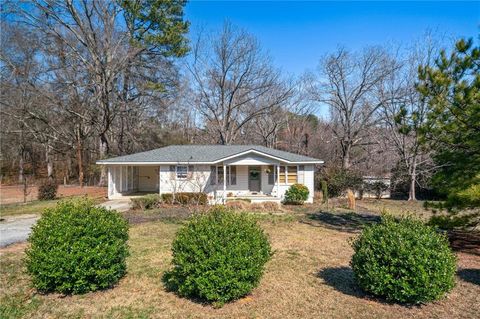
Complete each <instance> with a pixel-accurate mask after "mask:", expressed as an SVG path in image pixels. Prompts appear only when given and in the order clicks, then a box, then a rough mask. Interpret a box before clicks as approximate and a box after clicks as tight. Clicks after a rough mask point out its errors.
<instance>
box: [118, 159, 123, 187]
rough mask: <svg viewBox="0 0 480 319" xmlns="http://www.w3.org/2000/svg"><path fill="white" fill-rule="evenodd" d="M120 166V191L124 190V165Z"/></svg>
mask: <svg viewBox="0 0 480 319" xmlns="http://www.w3.org/2000/svg"><path fill="white" fill-rule="evenodd" d="M119 168H120V189H119V190H118V192H119V193H122V192H123V166H119Z"/></svg>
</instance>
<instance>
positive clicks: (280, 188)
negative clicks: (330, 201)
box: [97, 145, 323, 204]
mask: <svg viewBox="0 0 480 319" xmlns="http://www.w3.org/2000/svg"><path fill="white" fill-rule="evenodd" d="M322 163H323V161H321V160H319V159H316V158H312V157H307V156H303V155H298V154H294V153H290V152H285V151H279V150H276V149H272V148H267V147H264V146H258V145H172V146H167V147H163V148H159V149H154V150H151V151H147V152H141V153H135V154H131V155H126V156H119V157H114V158H110V159H105V160H101V161H97V164H100V165H106V166H107V168H108V198H109V199H118V198H122V197H129V196H138V195H142V194H147V193H158V194H164V193H179V192H204V193H206V194H207V195H208V198H209V202H210V203H211V204H214V203H224V202H225V201H227V200H229V199H235V198H237V199H238V198H244V199H245V198H246V199H249V200H251V201H252V202H265V201H275V202H279V201H281V200H282V199H283V196H284V194H285V191H286V190H287V189H288V188H289V187H290V185H292V184H294V183H299V184H304V185H305V186H307V187H308V189H309V190H310V195H309V198H308V200H307V202H309V203H311V202H313V196H314V171H315V165H318V164H322Z"/></svg>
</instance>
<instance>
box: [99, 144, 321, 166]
mask: <svg viewBox="0 0 480 319" xmlns="http://www.w3.org/2000/svg"><path fill="white" fill-rule="evenodd" d="M249 153H255V154H259V155H262V156H266V157H270V158H273V159H275V160H278V161H282V162H286V163H312V164H316V163H323V161H321V160H319V159H316V158H313V157H308V156H304V155H299V154H294V153H290V152H285V151H280V150H276V149H273V148H268V147H265V146H260V145H171V146H166V147H162V148H157V149H153V150H150V151H146V152H140V153H135V154H131V155H125V156H118V157H113V158H109V159H106V160H101V161H98V162H97V164H123V163H131V164H136V163H138V164H140V163H142V164H156V163H191V164H195V163H199V164H209V163H211V164H214V163H217V162H221V161H224V160H227V159H231V158H234V157H237V156H242V155H245V154H249Z"/></svg>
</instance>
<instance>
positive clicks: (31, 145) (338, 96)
mask: <svg viewBox="0 0 480 319" xmlns="http://www.w3.org/2000/svg"><path fill="white" fill-rule="evenodd" d="M185 4H186V2H185V1H179V0H175V1H163V0H148V1H147V0H120V1H100V0H32V1H28V2H18V1H12V2H9V1H6V2H4V4H3V6H2V22H1V28H2V37H1V41H2V45H1V51H0V58H1V62H0V63H1V65H0V66H1V99H0V101H1V102H0V103H1V110H0V112H1V113H0V115H1V121H2V127H1V132H0V133H1V170H2V172H1V175H2V182H23V181H25V179H27V178H31V179H34V178H50V179H56V180H58V181H62V180H64V181H66V182H78V183H79V184H80V185H83V184H84V183H88V184H100V185H104V184H105V180H106V172H105V171H104V170H103V169H101V168H99V167H97V166H96V165H94V163H95V161H96V160H98V159H102V158H106V157H111V156H116V155H124V154H129V153H133V152H138V151H143V150H148V149H153V148H157V147H162V146H165V145H170V144H189V143H197V144H200V143H203V144H207V143H208V144H210V143H218V144H262V145H265V146H268V147H275V148H278V149H284V150H288V151H291V152H296V153H299V154H305V155H310V156H314V157H318V158H321V159H323V160H325V162H326V165H325V166H324V167H322V174H319V176H320V178H321V179H327V180H328V179H330V180H333V179H334V178H335V177H336V176H338V174H339V172H341V174H344V175H345V172H347V174H346V175H345V176H347V179H348V180H354V179H353V178H351V177H352V176H353V175H374V176H383V175H386V174H391V175H392V176H394V177H395V181H396V183H398V184H401V185H403V186H404V187H405V191H406V192H407V193H408V196H409V198H410V199H416V198H417V194H416V190H418V189H419V188H423V189H431V188H434V189H436V190H437V193H439V194H440V193H442V192H443V193H444V194H446V193H449V192H450V190H455V192H461V191H463V190H465V189H467V188H468V187H470V186H471V185H476V184H478V179H479V178H480V177H479V167H480V165H479V152H480V150H479V140H480V138H479V133H478V132H479V127H478V123H480V119H479V114H480V111H479V109H478V108H479V106H478V103H479V100H480V98H479V93H478V92H479V90H478V87H479V77H478V74H479V72H478V67H479V56H478V55H479V53H478V51H479V49H478V46H475V45H474V43H473V41H472V40H460V41H458V42H457V43H456V44H455V46H454V47H453V48H447V49H446V50H441V49H440V46H439V45H438V43H437V42H436V41H435V40H434V37H431V36H426V37H425V38H424V39H422V40H421V41H419V42H418V43H414V44H411V45H409V46H408V47H406V48H391V47H387V46H372V47H366V48H364V49H362V50H360V51H357V52H354V51H351V50H348V49H347V48H343V47H339V48H338V49H337V50H335V51H334V52H332V53H330V54H326V55H324V56H319V64H318V67H317V68H316V69H315V71H314V72H309V73H306V74H303V75H301V76H298V77H295V76H287V75H285V73H284V72H282V70H280V69H279V68H277V67H276V66H275V65H274V63H273V60H272V58H271V56H270V55H269V54H268V53H267V52H266V51H265V50H264V49H263V48H262V46H261V43H259V41H258V40H257V39H256V38H255V37H254V36H253V35H252V34H250V33H248V32H247V31H245V30H243V29H241V28H238V27H236V26H234V25H232V24H230V23H228V22H226V23H225V24H224V25H223V27H222V28H221V29H220V30H215V31H214V32H199V34H198V36H197V37H196V38H190V39H189V38H188V31H189V22H188V21H186V20H185V18H184V7H185ZM452 46H453V44H452ZM320 107H323V108H325V107H327V108H328V109H329V116H328V117H326V118H322V117H319V116H317V115H316V114H318V109H319V108H320ZM464 170H468V173H465V174H464V173H463V171H464ZM349 174H350V175H349ZM342 176H343V175H342ZM447 190H448V191H447Z"/></svg>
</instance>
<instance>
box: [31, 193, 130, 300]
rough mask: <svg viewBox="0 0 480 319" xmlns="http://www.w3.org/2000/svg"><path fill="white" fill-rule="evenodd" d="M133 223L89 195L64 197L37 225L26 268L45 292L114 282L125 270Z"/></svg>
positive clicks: (79, 289) (66, 291)
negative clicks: (73, 198)
mask: <svg viewBox="0 0 480 319" xmlns="http://www.w3.org/2000/svg"><path fill="white" fill-rule="evenodd" d="M127 239H128V224H127V221H126V220H125V219H124V218H123V217H122V216H121V215H119V214H118V213H117V212H115V211H111V210H108V209H106V208H103V207H96V206H94V205H93V203H92V202H91V201H89V200H86V199H82V200H70V201H62V202H60V203H58V204H57V206H56V207H54V208H50V209H46V210H45V212H44V213H43V215H42V217H41V218H40V219H39V220H38V222H37V224H36V225H35V226H33V228H32V233H31V235H30V237H29V239H28V241H29V243H30V244H31V246H30V248H28V249H27V251H26V255H27V257H26V266H27V271H28V272H29V274H30V275H31V276H32V280H33V285H34V286H35V287H36V288H37V289H38V290H40V291H42V292H52V291H56V292H60V293H64V294H69V293H74V294H78V293H85V292H88V291H95V290H97V289H104V288H109V287H111V286H113V285H114V284H115V283H117V282H118V280H119V279H120V278H121V277H122V276H123V275H124V274H125V271H126V263H125V258H126V257H127V255H128V246H127Z"/></svg>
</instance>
